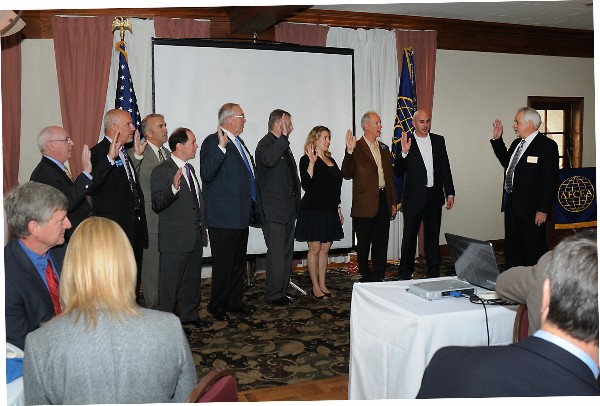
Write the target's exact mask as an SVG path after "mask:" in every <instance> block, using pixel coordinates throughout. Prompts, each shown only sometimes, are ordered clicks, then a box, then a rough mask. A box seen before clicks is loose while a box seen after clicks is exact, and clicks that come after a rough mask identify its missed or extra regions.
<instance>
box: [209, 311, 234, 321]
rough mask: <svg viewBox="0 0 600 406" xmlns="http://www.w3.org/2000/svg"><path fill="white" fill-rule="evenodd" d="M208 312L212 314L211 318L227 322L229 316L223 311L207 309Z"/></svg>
mask: <svg viewBox="0 0 600 406" xmlns="http://www.w3.org/2000/svg"><path fill="white" fill-rule="evenodd" d="M208 312H209V313H210V314H212V316H213V317H214V318H215V319H216V320H219V321H227V320H229V315H228V314H227V313H226V312H225V310H223V309H212V310H211V309H209V310H208Z"/></svg>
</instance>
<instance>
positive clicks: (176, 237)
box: [151, 128, 212, 328]
mask: <svg viewBox="0 0 600 406" xmlns="http://www.w3.org/2000/svg"><path fill="white" fill-rule="evenodd" d="M169 148H171V151H172V154H171V156H170V157H169V158H167V160H166V161H164V162H163V163H161V164H160V165H158V166H157V167H156V168H154V170H153V171H152V178H151V190H152V209H153V210H154V211H155V212H157V213H158V218H159V223H158V250H159V251H160V277H159V281H160V282H159V289H158V292H159V296H160V303H159V307H158V308H159V310H163V311H165V312H171V313H175V306H176V305H177V304H179V319H180V320H181V323H182V324H183V325H186V324H188V325H191V326H194V327H196V328H206V327H210V326H211V324H212V323H209V322H206V321H203V320H200V319H199V318H198V307H199V306H200V284H201V282H202V251H203V247H205V246H206V245H208V237H207V235H206V224H205V221H204V203H203V200H202V193H201V191H200V182H198V178H196V173H195V171H194V168H193V167H192V165H191V164H189V163H188V161H189V160H190V159H193V158H195V157H196V150H197V149H198V144H196V136H195V135H194V133H193V132H192V131H191V130H189V129H187V128H178V129H176V130H175V131H173V134H171V136H170V137H169Z"/></svg>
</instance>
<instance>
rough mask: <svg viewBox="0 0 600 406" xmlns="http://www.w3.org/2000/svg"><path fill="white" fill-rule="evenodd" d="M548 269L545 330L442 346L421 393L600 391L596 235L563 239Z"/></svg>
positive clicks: (514, 394) (578, 393)
mask: <svg viewBox="0 0 600 406" xmlns="http://www.w3.org/2000/svg"><path fill="white" fill-rule="evenodd" d="M544 273H545V275H546V278H545V280H544V284H543V287H542V304H541V313H542V316H541V319H542V321H541V322H542V326H541V329H540V330H538V331H537V332H535V334H534V335H533V336H530V337H527V338H526V339H525V340H522V341H519V342H517V343H514V344H511V345H508V346H492V347H446V348H442V349H440V350H438V351H437V352H436V353H435V354H434V356H433V358H432V359H431V362H430V363H429V365H428V366H427V369H426V370H425V374H424V375H423V381H422V384H421V389H420V391H419V393H418V395H417V397H418V398H466V397H469V398H471V397H509V396H511V397H524V396H599V395H600V388H599V387H598V383H597V379H598V244H597V242H596V233H595V232H594V233H589V234H583V233H582V234H581V235H579V236H572V237H567V238H565V239H564V240H562V241H561V242H560V243H559V244H558V245H557V246H556V248H555V249H554V250H553V253H552V259H551V260H550V262H549V265H548V268H547V269H546V270H545V272H544ZM482 363H483V364H485V366H483V364H482Z"/></svg>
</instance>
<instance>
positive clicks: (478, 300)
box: [469, 294, 490, 347]
mask: <svg viewBox="0 0 600 406" xmlns="http://www.w3.org/2000/svg"><path fill="white" fill-rule="evenodd" d="M469 301H470V302H471V303H475V304H481V305H482V306H483V311H484V313H485V329H486V330H487V345H488V347H489V346H490V323H489V320H488V314H487V307H485V302H486V301H484V300H482V299H481V298H480V297H479V296H477V295H476V294H472V295H470V296H469Z"/></svg>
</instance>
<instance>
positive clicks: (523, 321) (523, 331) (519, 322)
mask: <svg viewBox="0 0 600 406" xmlns="http://www.w3.org/2000/svg"><path fill="white" fill-rule="evenodd" d="M528 335H529V316H528V313H527V305H524V304H521V305H519V307H518V308H517V315H516V316H515V326H514V328H513V342H515V343H517V342H519V341H521V340H523V339H524V338H525V337H527V336H528Z"/></svg>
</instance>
